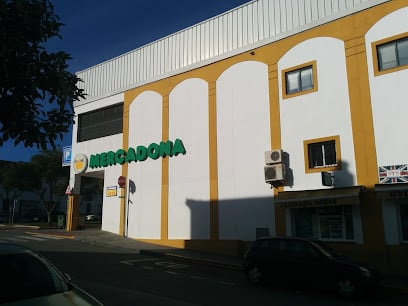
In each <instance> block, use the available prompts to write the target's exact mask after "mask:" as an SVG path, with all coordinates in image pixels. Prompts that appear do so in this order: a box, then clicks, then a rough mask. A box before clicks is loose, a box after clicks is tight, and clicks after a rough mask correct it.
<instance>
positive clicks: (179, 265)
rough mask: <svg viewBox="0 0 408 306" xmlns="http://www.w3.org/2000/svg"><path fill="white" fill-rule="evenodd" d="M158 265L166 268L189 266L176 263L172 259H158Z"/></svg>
mask: <svg viewBox="0 0 408 306" xmlns="http://www.w3.org/2000/svg"><path fill="white" fill-rule="evenodd" d="M156 265H158V266H165V267H166V268H175V269H182V268H188V265H184V264H178V263H174V262H171V261H158V262H156Z"/></svg>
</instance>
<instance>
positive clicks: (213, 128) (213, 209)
mask: <svg viewBox="0 0 408 306" xmlns="http://www.w3.org/2000/svg"><path fill="white" fill-rule="evenodd" d="M208 98H209V99H208V129H209V133H208V135H209V140H208V141H209V142H208V145H209V154H210V156H209V159H210V240H218V236H219V225H218V223H219V215H218V158H217V152H218V149H217V93H216V83H215V82H211V83H210V84H208Z"/></svg>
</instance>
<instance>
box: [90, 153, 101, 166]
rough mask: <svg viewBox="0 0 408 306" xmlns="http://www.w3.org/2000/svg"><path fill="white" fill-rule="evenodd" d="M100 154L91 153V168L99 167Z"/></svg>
mask: <svg viewBox="0 0 408 306" xmlns="http://www.w3.org/2000/svg"><path fill="white" fill-rule="evenodd" d="M99 157H100V155H99V154H96V155H91V159H90V161H89V168H99V167H100V165H99Z"/></svg>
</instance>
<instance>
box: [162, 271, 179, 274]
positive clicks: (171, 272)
mask: <svg viewBox="0 0 408 306" xmlns="http://www.w3.org/2000/svg"><path fill="white" fill-rule="evenodd" d="M164 272H166V273H168V274H173V275H178V273H177V272H173V271H164Z"/></svg>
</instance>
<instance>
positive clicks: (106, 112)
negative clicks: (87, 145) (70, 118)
mask: <svg viewBox="0 0 408 306" xmlns="http://www.w3.org/2000/svg"><path fill="white" fill-rule="evenodd" d="M122 132H123V103H120V104H116V105H113V106H108V107H105V108H101V109H98V110H95V111H92V112H88V113H84V114H79V116H78V134H77V141H78V142H81V141H86V140H91V139H96V138H100V137H105V136H110V135H115V134H120V133H122Z"/></svg>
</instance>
